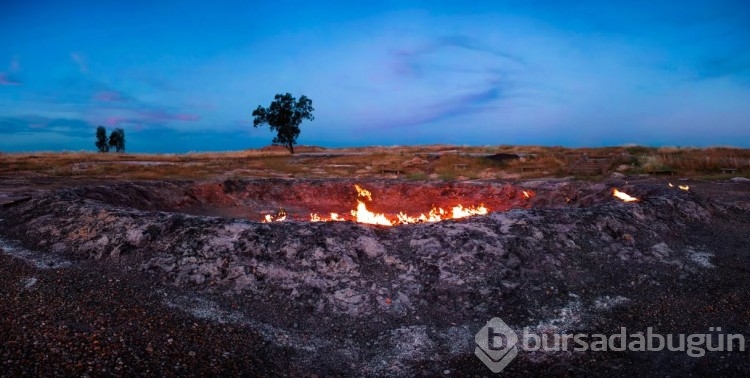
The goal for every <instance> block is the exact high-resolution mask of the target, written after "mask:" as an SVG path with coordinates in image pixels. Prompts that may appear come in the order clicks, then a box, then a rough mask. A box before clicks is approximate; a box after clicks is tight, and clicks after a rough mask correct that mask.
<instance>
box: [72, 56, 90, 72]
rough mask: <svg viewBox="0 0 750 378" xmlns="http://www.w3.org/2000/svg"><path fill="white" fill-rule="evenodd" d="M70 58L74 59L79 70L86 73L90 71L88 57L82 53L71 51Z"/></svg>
mask: <svg viewBox="0 0 750 378" xmlns="http://www.w3.org/2000/svg"><path fill="white" fill-rule="evenodd" d="M70 59H72V60H73V63H75V64H76V65H77V66H78V70H79V71H80V72H81V73H84V74H85V73H88V72H89V65H88V62H87V60H86V57H84V56H83V55H81V54H80V53H77V52H71V53H70Z"/></svg>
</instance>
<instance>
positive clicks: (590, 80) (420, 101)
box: [0, 0, 750, 153]
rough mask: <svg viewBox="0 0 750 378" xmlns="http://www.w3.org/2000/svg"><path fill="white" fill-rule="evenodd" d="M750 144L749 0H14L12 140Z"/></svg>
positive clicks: (223, 145) (4, 63) (5, 83)
mask: <svg viewBox="0 0 750 378" xmlns="http://www.w3.org/2000/svg"><path fill="white" fill-rule="evenodd" d="M287 92H288V93H291V94H292V95H294V96H296V97H299V96H300V95H306V96H307V97H309V98H310V99H312V102H313V107H314V108H315V112H314V116H315V120H314V121H305V122H303V123H302V125H301V126H300V127H301V130H302V132H301V134H300V136H299V138H298V140H297V142H298V143H299V144H303V145H318V146H326V147H344V146H364V145H413V144H443V143H449V144H457V145H501V144H502V145H555V146H569V147H578V146H594V147H596V146H617V145H626V144H640V145H649V146H662V145H668V146H696V147H701V146H716V145H724V146H736V147H750V3H748V2H747V1H746V0H741V1H723V0H710V1H690V0H685V1H674V2H671V1H641V0H629V1H620V0H610V1H587V0H583V1H570V2H567V1H554V0H551V1H535V0H530V1H529V0H527V1H502V0H496V1H483V0H473V1H465V0H464V1H437V0H436V1H408V0H404V1H368V2H354V1H352V2H343V1H334V2H328V1H304V2H302V1H300V2H295V1H285V0H277V1H267V2H266V1H237V2H225V1H219V0H215V1H191V0H186V1H179V2H176V1H158V0H157V1H143V0H131V1H123V2H111V1H106V0H101V1H96V2H94V1H79V0H70V1H34V0H29V1H2V2H0V151H3V152H15V151H62V150H69V151H78V150H95V146H94V143H95V138H94V135H95V129H96V127H97V126H98V125H103V126H105V127H106V128H107V129H108V130H110V131H111V130H112V129H114V128H117V127H119V128H122V129H123V130H125V135H126V147H127V151H128V152H158V153H180V152H189V151H226V150H242V149H247V148H258V147H262V146H265V145H268V144H270V142H271V140H272V139H273V134H272V133H271V131H270V130H269V129H268V128H267V127H260V128H253V126H252V111H253V110H254V109H255V108H256V107H257V106H259V105H261V106H264V107H266V106H269V105H270V103H271V101H272V100H273V97H274V95H276V94H277V93H282V94H283V93H287Z"/></svg>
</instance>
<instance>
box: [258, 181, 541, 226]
mask: <svg viewBox="0 0 750 378" xmlns="http://www.w3.org/2000/svg"><path fill="white" fill-rule="evenodd" d="M354 189H356V190H357V198H359V197H362V198H366V199H367V200H369V201H372V193H370V191H369V190H367V189H365V188H362V187H361V186H359V185H354ZM523 193H524V195H525V196H526V198H530V197H531V194H529V193H528V192H526V191H524V192H523ZM488 213H489V209H488V208H486V207H485V206H484V205H483V204H480V205H479V206H470V207H463V206H462V205H456V206H454V207H452V208H451V211H450V215H449V213H448V211H446V210H444V209H443V208H440V207H434V206H433V207H432V209H430V212H429V213H427V214H424V213H423V214H420V215H419V216H417V217H414V216H409V215H407V214H406V213H404V212H399V213H398V215H396V219H394V220H390V219H388V217H386V216H385V214H380V213H374V212H372V211H370V210H368V209H367V205H366V204H365V203H364V202H363V201H362V200H357V208H356V209H355V210H351V211H350V214H351V215H352V217H354V219H353V220H354V221H356V222H359V223H367V224H375V225H381V226H393V225H397V224H413V223H422V222H439V221H442V220H446V219H460V218H465V217H470V216H474V215H486V214H488ZM285 219H286V213H284V212H283V210H282V211H280V212H279V214H277V216H276V217H274V216H272V215H270V214H267V215H266V216H265V218H264V220H263V221H262V222H264V223H267V222H279V221H283V220H285ZM345 220H346V219H345V218H344V217H342V216H340V215H339V214H338V213H330V217H328V218H326V217H321V216H320V215H319V214H317V213H310V222H331V221H333V222H339V221H345Z"/></svg>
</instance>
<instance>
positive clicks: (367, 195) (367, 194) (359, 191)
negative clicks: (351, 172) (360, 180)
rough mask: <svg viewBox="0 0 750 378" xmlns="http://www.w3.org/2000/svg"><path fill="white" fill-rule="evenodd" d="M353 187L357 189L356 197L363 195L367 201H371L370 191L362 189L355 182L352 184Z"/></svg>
mask: <svg viewBox="0 0 750 378" xmlns="http://www.w3.org/2000/svg"><path fill="white" fill-rule="evenodd" d="M354 189H356V190H357V197H364V198H367V200H368V201H372V193H370V191H369V190H367V189H364V188H362V187H360V186H359V185H356V184H355V185H354Z"/></svg>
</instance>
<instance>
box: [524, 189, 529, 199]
mask: <svg viewBox="0 0 750 378" xmlns="http://www.w3.org/2000/svg"><path fill="white" fill-rule="evenodd" d="M523 196H524V197H526V198H531V195H530V194H529V192H527V191H525V190H524V191H523Z"/></svg>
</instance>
